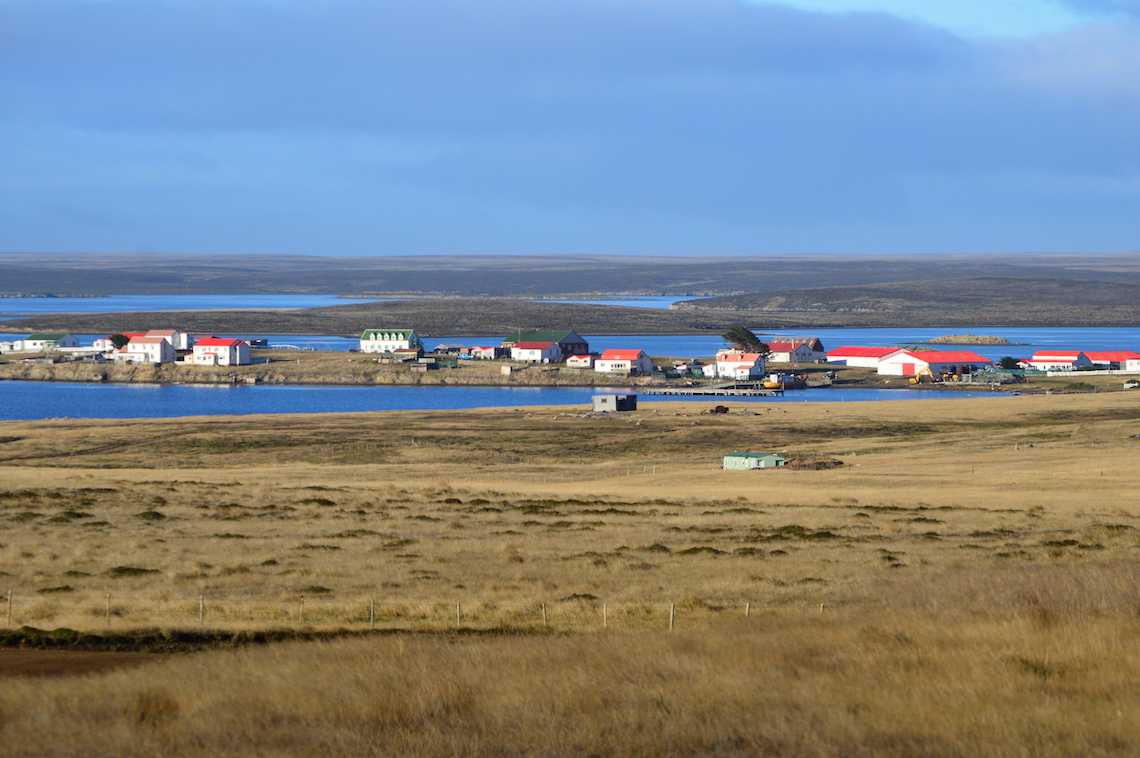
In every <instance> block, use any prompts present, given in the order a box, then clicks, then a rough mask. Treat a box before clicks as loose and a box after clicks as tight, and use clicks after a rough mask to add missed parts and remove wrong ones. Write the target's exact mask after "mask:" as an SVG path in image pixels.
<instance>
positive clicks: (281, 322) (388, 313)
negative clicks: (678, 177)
mask: <svg viewBox="0 0 1140 758" xmlns="http://www.w3.org/2000/svg"><path fill="white" fill-rule="evenodd" d="M734 324H742V325H745V326H748V327H749V328H752V329H754V330H757V331H761V332H762V331H764V330H768V329H805V330H806V329H824V328H828V327H923V328H926V327H929V328H938V329H946V330H947V331H951V330H959V329H978V328H985V327H1002V326H1058V327H1060V326H1073V327H1078V326H1140V307H1137V306H1135V305H1116V306H1087V305H1079V306H1065V305H1049V304H1042V305H1037V306H1034V307H1020V306H1019V307H994V308H973V307H947V306H941V307H939V306H937V305H936V304H935V305H933V306H928V307H925V308H912V309H891V308H880V309H878V310H849V311H809V310H801V311H776V310H766V311H742V310H712V309H701V308H693V309H682V310H662V309H659V308H629V307H624V306H618V305H574V304H567V303H531V302H526V301H521V300H487V299H459V298H453V299H445V298H440V299H431V300H407V301H402V302H357V303H350V304H346V305H335V306H330V307H324V308H298V309H291V310H250V311H180V312H170V311H167V312H158V313H151V312H143V313H72V314H59V315H54V316H38V317H35V318H28V319H14V320H10V321H7V322H3V323H0V331H4V332H16V333H29V332H33V331H55V330H59V331H67V332H74V333H77V334H109V333H111V332H129V331H144V330H147V329H183V330H186V331H189V332H192V333H195V334H252V335H258V334H265V335H269V334H300V335H305V334H309V335H344V336H357V335H359V334H360V333H361V332H362V331H363V330H364V329H368V328H376V327H385V326H393V327H410V328H413V329H415V330H416V331H418V332H419V333H420V334H421V335H422V336H425V337H496V336H506V335H507V334H509V333H511V332H512V331H514V330H515V329H519V328H533V329H543V328H566V329H575V330H577V331H578V332H579V333H580V334H582V335H584V336H591V335H606V334H709V333H713V334H720V333H722V332H723V331H724V330H725V329H726V328H727V327H729V326H732V325H734Z"/></svg>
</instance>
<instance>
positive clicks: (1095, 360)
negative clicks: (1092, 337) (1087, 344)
mask: <svg viewBox="0 0 1140 758" xmlns="http://www.w3.org/2000/svg"><path fill="white" fill-rule="evenodd" d="M1084 353H1085V357H1086V358H1088V359H1089V360H1090V361H1091V362H1092V364H1093V365H1094V366H1096V367H1098V368H1107V369H1123V368H1127V366H1128V361H1140V353H1134V352H1132V351H1131V350H1085V351H1084Z"/></svg>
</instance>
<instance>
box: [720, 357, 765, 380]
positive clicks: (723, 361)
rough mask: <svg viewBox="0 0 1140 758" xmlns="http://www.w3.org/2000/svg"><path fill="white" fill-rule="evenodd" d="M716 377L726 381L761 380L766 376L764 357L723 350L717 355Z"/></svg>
mask: <svg viewBox="0 0 1140 758" xmlns="http://www.w3.org/2000/svg"><path fill="white" fill-rule="evenodd" d="M716 375H717V376H719V377H724V378H726V379H759V378H761V377H762V376H764V355H763V354H762V353H740V352H737V351H735V350H722V351H721V352H719V353H717V354H716Z"/></svg>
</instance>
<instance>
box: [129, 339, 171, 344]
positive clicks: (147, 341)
mask: <svg viewBox="0 0 1140 758" xmlns="http://www.w3.org/2000/svg"><path fill="white" fill-rule="evenodd" d="M160 342H166V338H164V337H132V338H131V341H130V342H129V343H128V344H131V345H157V344H158V343H160Z"/></svg>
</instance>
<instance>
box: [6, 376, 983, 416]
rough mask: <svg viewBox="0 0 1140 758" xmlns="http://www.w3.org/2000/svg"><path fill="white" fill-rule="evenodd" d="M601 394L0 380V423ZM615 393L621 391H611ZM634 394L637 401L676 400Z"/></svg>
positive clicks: (503, 402) (527, 401)
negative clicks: (637, 396)
mask: <svg viewBox="0 0 1140 758" xmlns="http://www.w3.org/2000/svg"><path fill="white" fill-rule="evenodd" d="M603 391H605V390H601V389H596V388H592V387H583V388H562V387H551V388H524V387H313V386H269V385H256V386H252V387H251V386H238V387H234V386H230V385H222V386H214V385H196V384H167V385H161V384H95V383H90V384H79V383H70V382H23V381H20V382H0V420H3V421H16V420H35V419H45V418H164V417H165V418H169V417H175V416H230V415H246V414H251V413H355V412H360V411H404V410H454V409H460V408H490V407H497V408H522V407H526V406H532V405H571V406H579V408H580V409H581V410H588V409H589V408H590V407H591V396H592V395H594V394H597V393H598V392H603ZM618 391H623V392H624V391H627V390H624V389H621V388H618ZM992 396H993V395H992V394H991V393H988V392H981V393H973V392H971V393H965V392H936V391H909V390H864V389H849V390H846V389H831V390H796V391H790V392H788V393H787V394H786V395H785V396H784V397H783V398H731V399H726V398H694V400H698V401H708V402H709V404H710V405H715V404H719V405H728V406H730V407H735V406H740V405H742V404H760V405H763V404H768V405H771V404H773V403H794V402H804V401H807V400H817V401H851V402H860V401H875V400H916V401H928V402H929V401H936V400H947V399H951V398H964V397H992ZM676 399H677V398H670V397H667V396H662V397H660V398H654V397H650V396H648V395H643V396H641V398H640V400H641V402H642V403H648V402H653V401H654V400H676Z"/></svg>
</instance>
